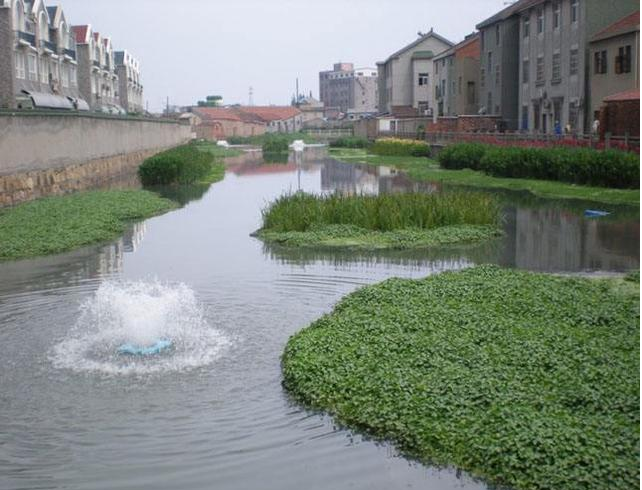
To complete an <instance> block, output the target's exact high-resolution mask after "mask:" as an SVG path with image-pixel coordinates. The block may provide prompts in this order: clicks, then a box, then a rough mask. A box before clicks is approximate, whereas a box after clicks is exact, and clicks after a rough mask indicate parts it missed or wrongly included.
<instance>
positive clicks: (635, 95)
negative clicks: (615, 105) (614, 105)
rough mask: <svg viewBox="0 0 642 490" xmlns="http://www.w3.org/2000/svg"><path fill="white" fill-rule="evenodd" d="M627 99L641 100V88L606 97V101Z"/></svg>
mask: <svg viewBox="0 0 642 490" xmlns="http://www.w3.org/2000/svg"><path fill="white" fill-rule="evenodd" d="M625 100H637V101H639V100H640V89H639V88H634V89H631V90H626V91H624V92H620V93H617V94H613V95H609V96H608V97H604V102H623V101H625Z"/></svg>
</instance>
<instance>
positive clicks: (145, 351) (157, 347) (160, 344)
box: [118, 339, 172, 356]
mask: <svg viewBox="0 0 642 490" xmlns="http://www.w3.org/2000/svg"><path fill="white" fill-rule="evenodd" d="M171 346H172V341H171V340H168V339H160V340H159V341H157V342H156V343H155V344H152V345H148V346H142V345H136V344H123V345H121V346H120V347H119V348H118V353H119V354H126V355H130V356H154V355H156V354H160V353H161V352H163V351H165V350H167V349H169V348H170V347H171Z"/></svg>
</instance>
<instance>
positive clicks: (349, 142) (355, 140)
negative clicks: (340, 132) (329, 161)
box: [330, 136, 370, 148]
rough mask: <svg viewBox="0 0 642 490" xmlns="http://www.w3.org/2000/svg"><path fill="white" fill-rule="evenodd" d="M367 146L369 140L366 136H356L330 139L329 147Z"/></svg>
mask: <svg viewBox="0 0 642 490" xmlns="http://www.w3.org/2000/svg"><path fill="white" fill-rule="evenodd" d="M368 146H370V142H369V141H368V139H367V138H359V137H357V136H352V137H348V138H339V139H336V140H333V141H330V147H331V148H368Z"/></svg>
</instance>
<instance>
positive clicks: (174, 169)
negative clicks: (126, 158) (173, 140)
mask: <svg viewBox="0 0 642 490" xmlns="http://www.w3.org/2000/svg"><path fill="white" fill-rule="evenodd" d="M214 161H215V157H214V155H213V154H212V153H210V152H205V151H201V150H199V148H198V146H197V145H195V144H188V145H183V146H179V147H176V148H172V149H171V150H167V151H164V152H162V153H159V154H158V155H154V156H153V157H151V158H148V159H147V160H145V161H144V162H143V163H142V165H141V166H140V167H139V169H138V175H139V176H140V180H141V182H142V183H143V185H145V186H150V185H170V184H193V183H196V182H198V181H200V180H201V179H204V178H205V177H206V176H207V175H208V174H209V173H210V172H211V171H212V166H213V164H214Z"/></svg>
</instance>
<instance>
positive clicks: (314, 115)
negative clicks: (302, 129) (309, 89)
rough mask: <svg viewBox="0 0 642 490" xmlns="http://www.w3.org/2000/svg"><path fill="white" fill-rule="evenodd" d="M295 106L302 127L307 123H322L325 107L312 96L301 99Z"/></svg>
mask: <svg viewBox="0 0 642 490" xmlns="http://www.w3.org/2000/svg"><path fill="white" fill-rule="evenodd" d="M296 106H297V108H298V109H299V110H300V111H301V115H302V120H303V125H304V126H305V125H307V124H309V123H319V122H323V118H324V108H325V106H324V104H323V102H321V101H320V100H317V99H315V98H314V97H312V94H310V96H309V97H303V98H302V99H301V100H299V102H298V103H297V104H296Z"/></svg>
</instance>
